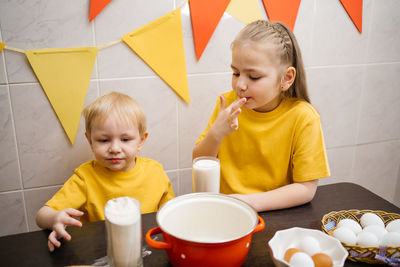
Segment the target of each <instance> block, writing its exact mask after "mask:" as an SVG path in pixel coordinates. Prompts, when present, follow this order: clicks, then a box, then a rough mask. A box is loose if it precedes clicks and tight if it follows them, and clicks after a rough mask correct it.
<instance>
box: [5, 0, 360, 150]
mask: <svg viewBox="0 0 400 267" xmlns="http://www.w3.org/2000/svg"><path fill="white" fill-rule="evenodd" d="M110 2H111V0H90V10H89V21H92V20H93V19H94V18H95V17H96V16H98V15H99V13H101V12H102V10H104V9H105V7H106V6H107V5H108V4H110ZM262 2H263V5H264V8H265V11H266V13H267V16H268V18H269V20H271V21H282V22H283V23H285V24H286V25H288V27H289V28H290V29H292V30H293V29H294V27H295V22H296V18H297V13H298V10H299V6H300V2H301V0H262ZM340 2H341V4H342V5H343V7H344V9H345V10H346V12H347V14H348V15H349V16H350V18H351V20H352V21H353V23H354V25H355V26H356V28H357V30H358V31H359V32H360V33H362V7H363V0H340ZM187 3H189V8H190V16H191V22H192V29H193V39H194V46H195V52H196V57H197V60H198V61H199V60H200V59H201V56H202V54H203V53H204V51H205V50H206V48H207V45H208V43H209V40H210V39H211V37H212V35H213V33H214V31H215V29H216V27H217V26H218V23H219V21H220V20H221V17H222V16H223V14H224V12H227V13H229V14H230V15H231V16H233V17H235V18H237V19H238V20H239V21H241V22H243V23H244V24H248V23H250V22H252V21H255V20H258V19H261V18H262V16H261V11H260V7H259V4H258V1H257V0H217V1H216V0H186V1H185V2H184V3H183V4H182V5H181V6H180V7H179V8H177V9H175V10H173V11H172V12H170V13H168V14H166V15H164V16H161V17H160V18H158V19H156V20H154V21H152V22H150V23H148V24H146V25H144V26H142V27H140V28H138V29H136V30H133V31H132V32H130V33H127V34H125V35H123V36H122V37H121V39H120V40H116V41H113V42H111V43H108V44H105V45H102V46H99V47H75V48H45V49H35V50H23V49H20V48H15V47H11V46H8V45H6V44H4V43H0V52H1V51H2V50H3V49H7V50H12V51H15V52H19V53H24V54H25V55H26V57H27V59H28V61H29V64H30V65H31V67H32V69H33V71H34V73H35V75H36V77H37V79H38V81H39V83H40V85H41V86H42V88H43V90H44V92H45V94H46V96H47V98H48V100H49V101H50V103H51V105H52V107H53V109H54V111H55V113H56V115H57V117H58V119H59V121H60V123H61V125H62V127H63V129H64V131H65V133H66V135H67V137H68V139H69V141H70V142H71V144H74V141H75V137H76V133H77V131H78V127H79V121H80V116H81V111H82V109H83V105H84V101H85V98H86V93H87V89H88V86H89V81H90V77H91V74H92V71H93V67H94V63H95V60H96V56H97V52H98V50H101V49H104V48H106V47H109V46H112V45H115V44H117V43H120V42H124V43H125V44H126V45H127V46H128V47H129V48H130V49H131V50H132V51H133V52H135V53H136V54H137V55H138V56H139V57H140V58H141V59H142V60H143V61H144V62H145V63H146V64H147V65H148V66H149V67H150V68H151V69H152V70H153V71H154V72H155V73H156V74H157V75H158V76H159V77H160V78H161V79H162V80H163V81H164V82H165V83H166V84H167V85H168V86H169V87H170V88H171V89H172V90H174V92H175V93H176V94H177V95H178V96H179V97H180V98H181V99H182V100H184V101H185V102H187V103H188V104H189V103H190V96H189V87H188V80H187V73H186V64H185V55H184V46H183V32H182V20H181V8H182V7H183V6H184V5H186V4H187Z"/></svg>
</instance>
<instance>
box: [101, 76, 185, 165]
mask: <svg viewBox="0 0 400 267" xmlns="http://www.w3.org/2000/svg"><path fill="white" fill-rule="evenodd" d="M100 88H101V94H104V93H106V92H108V91H118V92H121V93H124V94H127V95H129V96H131V97H132V98H133V99H135V100H136V101H137V102H139V104H140V105H141V106H142V107H143V109H144V111H145V113H146V117H147V130H148V132H149V137H148V138H147V140H146V143H145V145H144V147H143V149H142V151H141V152H140V155H141V156H143V157H148V158H152V159H154V160H157V161H159V162H160V163H161V164H163V166H164V169H165V170H175V169H177V167H178V163H177V162H178V160H177V151H178V148H177V143H178V140H177V138H178V137H177V135H178V134H177V127H178V126H177V102H178V101H182V100H181V99H180V98H179V96H177V95H176V94H175V93H174V92H173V91H172V89H171V88H170V87H168V86H167V85H166V84H165V83H164V82H163V81H162V80H161V79H160V78H158V77H154V78H141V79H124V80H110V81H100Z"/></svg>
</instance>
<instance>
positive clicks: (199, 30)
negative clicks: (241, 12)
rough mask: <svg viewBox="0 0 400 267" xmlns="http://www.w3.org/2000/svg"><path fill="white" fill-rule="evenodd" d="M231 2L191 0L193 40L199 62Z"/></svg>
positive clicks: (227, 0) (222, 0) (223, 0)
mask: <svg viewBox="0 0 400 267" xmlns="http://www.w3.org/2000/svg"><path fill="white" fill-rule="evenodd" d="M229 2H230V0H218V1H215V0H190V1H189V6H190V17H191V20H192V28H193V39H194V45H195V51H196V56H197V61H199V60H200V57H201V55H202V54H203V51H204V49H205V48H206V46H207V44H208V41H209V40H210V38H211V36H212V34H213V33H214V31H215V28H217V25H218V23H219V21H220V19H221V17H222V15H223V14H224V12H225V10H226V8H227V6H228V4H229Z"/></svg>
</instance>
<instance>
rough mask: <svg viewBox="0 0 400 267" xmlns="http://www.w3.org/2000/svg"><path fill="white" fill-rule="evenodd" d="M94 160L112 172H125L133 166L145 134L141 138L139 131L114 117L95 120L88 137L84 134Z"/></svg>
mask: <svg viewBox="0 0 400 267" xmlns="http://www.w3.org/2000/svg"><path fill="white" fill-rule="evenodd" d="M86 137H87V139H88V141H89V144H90V147H91V148H92V151H93V153H94V156H95V157H96V160H97V161H98V162H99V163H100V164H101V165H102V166H104V167H105V168H107V169H109V170H112V171H127V170H130V169H132V168H133V167H134V166H135V158H136V154H137V153H138V152H139V151H140V149H141V148H142V147H143V144H144V142H145V140H146V138H147V132H146V133H145V134H144V136H143V137H142V138H141V137H140V134H139V130H138V128H137V127H136V126H134V125H129V124H127V123H125V122H123V121H121V120H120V119H118V118H117V117H116V116H115V115H110V116H109V117H107V118H106V119H104V120H99V119H95V120H94V121H93V123H92V129H91V134H90V136H89V135H88V134H87V133H86Z"/></svg>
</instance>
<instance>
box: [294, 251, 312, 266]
mask: <svg viewBox="0 0 400 267" xmlns="http://www.w3.org/2000/svg"><path fill="white" fill-rule="evenodd" d="M289 264H290V266H291V267H314V261H313V260H312V258H311V257H310V256H309V255H308V254H306V253H304V252H297V253H295V254H293V256H292V257H291V258H290V262H289Z"/></svg>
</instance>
